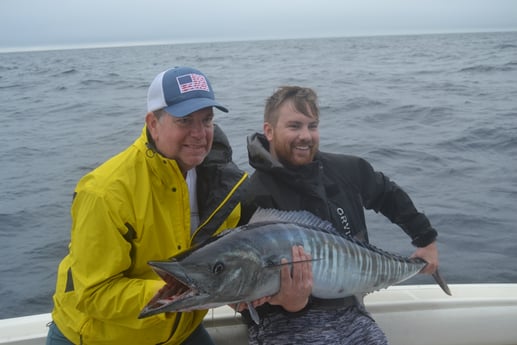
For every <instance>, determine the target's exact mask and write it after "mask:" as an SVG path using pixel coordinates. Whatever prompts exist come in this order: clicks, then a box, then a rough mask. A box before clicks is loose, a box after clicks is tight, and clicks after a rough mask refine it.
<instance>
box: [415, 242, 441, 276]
mask: <svg viewBox="0 0 517 345" xmlns="http://www.w3.org/2000/svg"><path fill="white" fill-rule="evenodd" d="M411 257H412V258H420V259H423V260H424V261H425V262H427V265H426V266H425V267H424V268H423V269H422V271H420V273H422V274H433V273H434V272H436V270H437V269H438V247H437V246H436V242H433V243H431V244H429V245H428V246H426V247H421V248H418V249H417V250H416V251H415V252H414V253H413V255H411Z"/></svg>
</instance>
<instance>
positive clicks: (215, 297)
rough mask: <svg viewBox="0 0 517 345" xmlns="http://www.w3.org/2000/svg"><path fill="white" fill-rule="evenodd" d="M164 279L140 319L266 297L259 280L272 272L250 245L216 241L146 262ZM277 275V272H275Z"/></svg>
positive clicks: (272, 275)
mask: <svg viewBox="0 0 517 345" xmlns="http://www.w3.org/2000/svg"><path fill="white" fill-rule="evenodd" d="M149 265H150V266H151V267H152V268H153V270H154V271H155V272H156V273H157V274H158V275H159V276H160V277H161V278H162V279H163V280H164V281H165V283H166V284H165V285H164V286H163V287H162V288H161V289H160V290H159V291H158V292H157V293H156V294H155V296H154V297H153V298H152V299H151V301H150V302H149V303H148V304H147V305H146V306H145V308H144V309H143V310H142V311H141V313H140V315H139V318H144V317H148V316H151V315H154V314H158V313H161V312H180V311H191V310H199V309H209V308H215V307H218V306H221V305H227V304H232V303H239V302H242V301H245V300H246V301H248V300H250V298H252V300H254V299H258V298H260V297H263V296H265V294H264V295H261V294H262V293H267V291H265V292H263V291H260V288H259V289H257V288H256V286H257V285H259V284H257V281H258V280H262V281H263V280H264V279H270V277H264V275H271V278H273V279H274V274H273V273H271V272H270V271H271V270H264V269H263V268H264V263H263V258H262V256H261V255H260V253H259V252H258V251H257V250H255V249H254V248H253V246H252V245H246V244H242V243H241V244H239V245H237V244H235V243H234V245H232V246H226V245H220V243H218V241H215V242H214V243H212V244H210V245H207V246H205V247H202V248H200V249H197V250H195V251H193V252H191V253H190V254H189V255H187V256H186V257H183V258H181V260H177V259H171V260H165V261H153V262H149ZM276 275H277V276H278V271H277V272H276Z"/></svg>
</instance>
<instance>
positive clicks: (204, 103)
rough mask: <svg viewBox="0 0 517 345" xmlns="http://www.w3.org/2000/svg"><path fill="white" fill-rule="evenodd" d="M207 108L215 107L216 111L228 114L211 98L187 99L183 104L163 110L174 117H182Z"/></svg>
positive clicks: (226, 110)
mask: <svg viewBox="0 0 517 345" xmlns="http://www.w3.org/2000/svg"><path fill="white" fill-rule="evenodd" d="M208 107H216V108H217V109H219V110H221V111H224V112H225V113H227V112H228V109H226V108H225V107H223V106H222V105H220V104H219V103H217V102H216V101H214V100H213V99H211V98H192V99H187V100H185V101H183V102H180V103H177V104H174V105H171V106H169V107H166V108H164V109H165V111H166V112H168V113H169V114H171V115H172V116H174V117H184V116H187V115H189V114H192V113H193V112H195V111H198V110H201V109H204V108H208Z"/></svg>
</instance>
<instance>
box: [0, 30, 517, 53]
mask: <svg viewBox="0 0 517 345" xmlns="http://www.w3.org/2000/svg"><path fill="white" fill-rule="evenodd" d="M515 31H517V28H514V29H483V30H482V29H478V30H458V31H446V30H444V31H422V32H391V33H369V34H366V33H364V34H350V35H324V34H322V35H315V36H303V37H301V36H300V37H294V36H293V37H287V36H286V37H266V36H264V37H249V38H242V39H237V38H236V39H204V38H203V39H185V40H175V41H173V40H159V41H152V40H149V41H106V42H90V43H81V44H51V45H45V46H37V45H32V46H22V47H4V48H2V47H0V54H3V53H29V52H44V51H58V50H76V49H96V48H99V49H102V48H123V47H140V46H141V47H145V46H160V45H176V44H177V45H181V44H203V43H231V42H247V41H249V42H253V41H282V40H304V39H325V38H361V37H383V36H421V35H444V34H476V33H505V32H515Z"/></svg>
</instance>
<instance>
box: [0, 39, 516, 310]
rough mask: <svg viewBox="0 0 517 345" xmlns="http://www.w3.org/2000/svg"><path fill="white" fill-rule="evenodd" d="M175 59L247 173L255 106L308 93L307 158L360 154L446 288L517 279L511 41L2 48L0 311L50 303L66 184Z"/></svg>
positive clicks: (382, 241)
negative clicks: (410, 220)
mask: <svg viewBox="0 0 517 345" xmlns="http://www.w3.org/2000/svg"><path fill="white" fill-rule="evenodd" d="M176 65H189V66H193V67H196V68H199V69H201V70H202V71H204V72H205V73H206V74H207V75H208V76H209V78H210V80H211V82H212V85H213V86H214V89H215V92H216V97H217V98H218V99H219V100H220V101H221V103H223V104H225V105H226V106H227V107H228V108H229V109H230V113H229V114H224V113H220V112H219V113H217V114H216V122H218V123H219V124H220V125H221V127H222V128H223V129H224V130H225V131H226V133H227V135H228V136H229V139H230V142H231V144H232V145H233V149H234V160H235V161H236V162H237V164H238V165H239V166H241V167H242V168H243V169H245V170H247V171H249V172H251V171H252V169H251V168H250V167H249V166H248V163H247V152H246V147H245V146H246V145H245V143H246V136H247V135H249V134H252V133H253V132H255V131H261V124H262V109H263V104H264V100H265V98H266V97H268V96H269V95H270V94H271V93H272V92H273V91H274V89H275V88H276V87H277V86H279V85H287V84H290V85H293V84H297V85H302V86H309V87H312V88H314V89H315V90H316V91H317V92H318V94H319V96H320V106H321V113H322V115H321V127H320V130H321V148H322V150H325V151H332V152H342V153H348V154H355V155H359V156H362V157H364V158H366V159H367V160H369V161H370V162H371V163H372V165H373V166H374V167H375V168H376V169H377V170H381V171H383V172H384V173H385V174H387V175H388V176H390V177H391V178H392V179H393V180H394V181H396V182H397V183H398V184H399V185H401V186H402V187H404V188H405V189H406V190H407V191H408V193H409V194H410V195H411V197H412V198H413V201H414V202H415V204H416V206H417V207H418V208H419V209H420V210H422V211H423V212H425V213H426V214H427V215H428V216H429V218H430V220H431V222H432V223H433V225H434V226H435V228H436V229H437V230H438V231H439V234H440V235H439V249H440V259H441V271H442V274H443V276H444V277H445V278H446V280H447V281H448V282H449V283H517V268H516V267H517V207H516V206H515V205H516V204H517V203H516V201H517V174H516V170H517V162H516V160H517V32H507V33H476V34H442V35H415V36H386V37H380V36H379V37H355V38H332V39H307V40H279V41H254V42H251V41H250V42H233V43H204V44H181V45H162V46H140V47H123V48H102V49H78V50H61V51H42V52H23V53H3V54H0V104H1V110H0V166H1V170H0V277H1V278H0V318H9V317H16V316H23V315H29V314H35V313H44V312H49V311H50V310H51V308H52V300H51V296H52V293H53V290H54V284H55V277H56V269H57V265H58V263H59V261H60V260H61V258H62V257H63V256H64V255H65V254H66V252H67V244H68V240H69V227H70V215H69V207H70V202H71V200H72V193H73V190H74V186H75V184H76V182H77V181H78V179H79V178H80V177H81V176H82V175H84V174H85V173H87V172H88V171H89V170H91V169H93V168H95V167H96V166H98V165H99V164H101V163H102V162H103V161H105V160H106V159H108V158H109V157H111V156H112V155H114V154H116V153H118V152H119V151H121V150H123V149H124V148H126V147H127V146H128V145H130V144H131V143H132V142H133V140H134V139H135V138H136V137H137V136H138V135H139V134H140V131H141V128H142V125H143V119H144V115H145V110H146V104H145V99H146V92H147V86H148V84H149V83H150V81H151V80H152V78H153V77H154V76H155V75H156V74H157V73H159V72H160V71H162V70H164V69H166V68H169V67H172V66H176ZM367 220H368V224H369V229H370V237H371V241H372V243H373V244H375V245H377V246H379V247H381V248H383V249H386V250H391V251H395V252H398V253H400V254H404V255H409V254H411V252H412V250H413V248H412V247H411V246H410V243H409V240H408V238H407V237H406V236H405V235H404V234H403V233H402V231H401V230H400V229H398V228H397V227H396V226H393V225H392V224H389V223H388V222H387V221H386V220H385V219H384V218H383V217H382V216H381V215H378V214H375V213H373V212H369V213H368V214H367ZM407 283H412V284H429V283H433V281H432V279H431V278H430V277H428V276H419V277H416V278H413V279H411V280H409V281H407ZM453 292H454V291H453Z"/></svg>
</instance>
